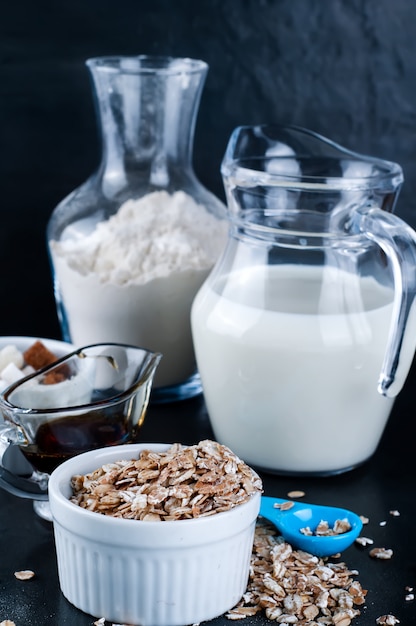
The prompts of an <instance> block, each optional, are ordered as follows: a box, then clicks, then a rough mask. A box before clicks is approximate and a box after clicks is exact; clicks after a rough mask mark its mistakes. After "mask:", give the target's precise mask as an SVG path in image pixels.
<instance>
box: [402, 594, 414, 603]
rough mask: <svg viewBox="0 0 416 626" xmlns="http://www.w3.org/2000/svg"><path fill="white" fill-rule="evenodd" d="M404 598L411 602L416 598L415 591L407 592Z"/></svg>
mask: <svg viewBox="0 0 416 626" xmlns="http://www.w3.org/2000/svg"><path fill="white" fill-rule="evenodd" d="M404 599H405V600H406V602H411V601H412V600H414V599H415V594H414V593H407V594H406V595H405V597H404Z"/></svg>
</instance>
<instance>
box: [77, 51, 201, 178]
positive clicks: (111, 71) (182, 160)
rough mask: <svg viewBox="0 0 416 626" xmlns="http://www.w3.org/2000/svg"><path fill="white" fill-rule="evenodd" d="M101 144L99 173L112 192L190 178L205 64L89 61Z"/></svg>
mask: <svg viewBox="0 0 416 626" xmlns="http://www.w3.org/2000/svg"><path fill="white" fill-rule="evenodd" d="M87 66H88V68H89V70H90V72H91V75H92V79H93V84H94V88H95V96H96V106H97V114H98V119H99V127H100V131H101V141H102V161H101V165H100V169H99V172H100V175H101V176H102V178H103V181H104V183H105V186H106V187H109V188H111V189H113V188H114V190H117V188H120V187H122V186H125V185H127V184H128V185H130V186H131V185H132V179H134V181H135V183H136V185H137V184H141V185H142V186H147V187H149V188H152V187H154V188H165V189H169V188H172V187H174V186H177V184H178V181H179V180H180V179H181V177H185V178H186V177H193V170H192V148H193V138H194V128H195V121H196V116H197V112H198V106H199V101H200V96H201V92H202V87H203V84H204V80H205V76H206V73H207V69H208V66H207V65H206V63H204V62H203V61H197V60H193V59H171V58H168V57H146V56H143V57H110V58H97V59H89V60H88V61H87Z"/></svg>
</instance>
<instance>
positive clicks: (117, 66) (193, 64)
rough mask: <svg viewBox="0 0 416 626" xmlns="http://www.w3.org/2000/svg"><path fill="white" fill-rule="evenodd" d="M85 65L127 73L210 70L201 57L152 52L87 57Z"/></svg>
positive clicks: (187, 72) (112, 71) (105, 70)
mask: <svg viewBox="0 0 416 626" xmlns="http://www.w3.org/2000/svg"><path fill="white" fill-rule="evenodd" d="M85 65H86V66H87V67H88V68H89V69H90V70H92V71H102V72H108V73H115V74H127V75H128V74H131V75H139V74H141V75H143V74H148V75H152V74H164V75H168V76H177V75H181V74H184V73H186V74H194V73H201V72H206V71H207V70H208V63H206V62H205V61H202V60H201V59H194V58H191V57H174V56H169V55H152V54H138V55H109V56H97V57H91V58H89V59H87V60H86V61H85Z"/></svg>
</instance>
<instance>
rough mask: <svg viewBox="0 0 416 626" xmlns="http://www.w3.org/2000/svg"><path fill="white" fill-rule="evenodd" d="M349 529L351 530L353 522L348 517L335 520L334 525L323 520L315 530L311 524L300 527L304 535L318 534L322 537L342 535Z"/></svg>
mask: <svg viewBox="0 0 416 626" xmlns="http://www.w3.org/2000/svg"><path fill="white" fill-rule="evenodd" d="M349 530H351V524H350V523H349V521H348V520H347V519H346V518H344V519H337V520H335V522H334V525H333V526H332V527H331V526H330V524H329V522H327V521H326V520H321V521H320V522H319V524H318V525H317V527H316V528H315V530H312V529H311V528H310V527H309V526H305V527H304V528H301V529H300V532H301V533H302V534H303V535H308V536H312V535H317V536H320V537H329V536H333V535H342V534H343V533H346V532H348V531H349Z"/></svg>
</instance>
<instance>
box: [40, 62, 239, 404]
mask: <svg viewBox="0 0 416 626" xmlns="http://www.w3.org/2000/svg"><path fill="white" fill-rule="evenodd" d="M87 66H88V68H89V70H90V73H91V76H92V81H93V87H94V93H95V96H96V104H97V114H98V119H99V122H100V129H101V138H102V160H101V163H100V166H99V168H98V170H97V171H96V172H95V173H94V174H93V175H92V176H91V177H90V178H89V179H88V180H87V181H86V182H85V183H84V184H82V185H81V186H80V187H79V188H78V189H76V190H75V191H74V192H73V193H71V194H70V195H69V196H68V197H67V198H65V199H64V200H63V201H62V202H61V203H60V204H59V205H58V206H57V207H56V209H55V210H54V212H53V214H52V217H51V219H50V222H49V225H48V233H47V235H48V244H49V252H50V258H51V264H52V270H53V276H54V290H55V298H56V303H57V309H58V315H59V319H60V323H61V328H62V334H63V337H64V338H65V339H66V340H67V341H70V342H71V343H73V344H75V345H76V346H80V345H85V344H87V343H99V342H118V343H128V344H131V345H136V346H141V347H144V348H147V349H149V350H153V351H156V352H161V353H162V354H163V358H162V361H161V364H160V367H159V368H158V371H157V373H156V377H155V381H154V388H153V392H152V400H159V401H168V400H176V399H182V398H187V397H190V396H192V395H195V394H197V393H200V391H201V386H200V380H199V376H198V374H197V372H196V365H195V357H194V352H193V345H192V337H191V328H190V308H191V304H192V300H193V297H194V295H195V293H196V292H197V290H198V288H199V287H200V285H201V284H202V282H203V281H204V279H205V277H206V276H207V274H208V272H209V270H210V269H211V268H212V266H213V264H214V262H215V261H216V259H217V258H218V256H219V253H220V251H222V249H223V247H224V245H225V242H226V230H227V224H226V221H225V220H224V219H223V218H224V217H225V207H224V206H223V204H222V203H221V202H220V201H219V200H218V199H217V198H216V197H215V196H214V195H213V194H212V193H210V192H209V191H208V190H207V189H206V188H205V187H204V186H203V185H202V184H201V183H200V182H199V181H198V179H197V177H196V176H195V173H194V171H193V167H192V148H193V137H194V127H195V121H196V115H197V110H198V106H199V101H200V96H201V91H202V88H203V84H204V80H205V76H206V73H207V69H208V66H207V64H206V63H205V62H203V61H199V60H195V59H180V58H166V57H152V56H139V57H108V58H106V57H103V58H95V59H89V60H88V61H87Z"/></svg>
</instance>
